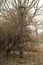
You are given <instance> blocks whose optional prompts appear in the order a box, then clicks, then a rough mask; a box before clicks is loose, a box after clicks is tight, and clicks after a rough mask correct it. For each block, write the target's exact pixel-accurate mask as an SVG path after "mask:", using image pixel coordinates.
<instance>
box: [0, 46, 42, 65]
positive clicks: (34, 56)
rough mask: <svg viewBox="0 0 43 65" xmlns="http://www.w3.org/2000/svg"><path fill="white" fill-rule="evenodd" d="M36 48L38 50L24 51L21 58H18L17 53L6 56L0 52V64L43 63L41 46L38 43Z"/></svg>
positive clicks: (29, 64) (23, 64)
mask: <svg viewBox="0 0 43 65" xmlns="http://www.w3.org/2000/svg"><path fill="white" fill-rule="evenodd" d="M37 48H38V51H25V52H24V58H23V59H22V60H20V58H19V54H18V56H17V55H16V56H14V53H13V54H11V55H10V56H9V57H6V56H4V55H3V54H2V55H1V53H0V65H43V46H41V45H39V46H38V47H37ZM20 61H22V62H20Z"/></svg>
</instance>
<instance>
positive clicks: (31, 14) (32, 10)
mask: <svg viewBox="0 0 43 65" xmlns="http://www.w3.org/2000/svg"><path fill="white" fill-rule="evenodd" d="M39 2H40V0H31V1H30V0H4V2H3V6H2V9H1V14H2V15H1V16H2V19H4V20H5V21H6V22H10V23H9V24H10V25H11V24H12V23H13V24H14V29H13V30H14V31H15V32H13V31H12V32H13V33H12V41H13V37H14V36H13V34H15V36H16V37H15V39H16V41H17V40H18V41H19V42H17V43H19V52H20V58H23V48H24V42H28V41H31V42H32V41H34V39H33V38H32V37H31V36H30V35H31V34H30V28H28V27H29V26H30V25H31V24H32V23H33V20H34V18H35V17H36V16H39V15H41V13H40V12H41V11H42V7H43V5H42V6H40V7H39V6H38V5H39ZM9 24H8V25H9ZM13 24H12V25H13ZM13 44H14V43H13Z"/></svg>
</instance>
